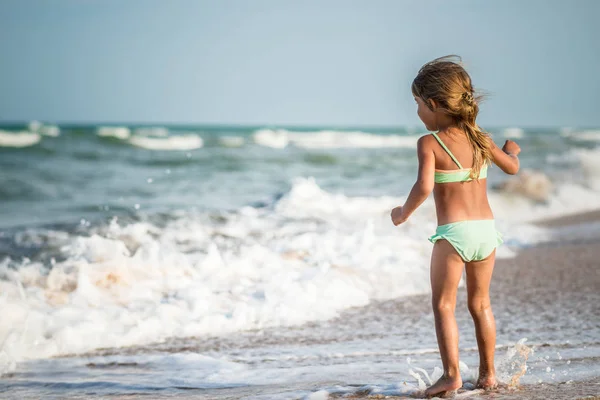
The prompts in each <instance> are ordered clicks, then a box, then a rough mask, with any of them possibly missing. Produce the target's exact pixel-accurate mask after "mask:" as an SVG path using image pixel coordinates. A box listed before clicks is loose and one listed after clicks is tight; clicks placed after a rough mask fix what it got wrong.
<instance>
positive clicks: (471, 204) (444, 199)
mask: <svg viewBox="0 0 600 400" xmlns="http://www.w3.org/2000/svg"><path fill="white" fill-rule="evenodd" d="M430 136H431V137H430V138H429V140H427V144H428V145H429V146H430V147H431V151H432V152H433V154H434V156H435V169H436V172H437V173H438V174H439V173H448V172H453V171H456V170H458V169H459V167H458V166H457V164H456V163H455V162H454V160H453V159H452V157H451V156H450V155H449V154H448V152H447V151H446V150H445V149H444V148H443V147H442V146H441V145H440V143H439V142H438V141H437V140H436V139H435V138H434V137H433V135H430ZM438 137H439V138H440V140H441V141H442V142H443V143H444V144H445V146H446V147H447V148H448V150H450V152H451V153H452V154H453V155H454V157H455V158H456V159H457V160H458V162H459V163H460V164H461V166H462V167H463V168H465V169H470V168H472V167H473V148H472V146H471V144H470V142H469V140H468V139H467V137H466V133H465V132H462V131H460V130H457V129H449V130H446V131H440V132H439V133H438ZM486 183H487V179H485V178H483V179H482V178H480V179H473V180H469V181H464V182H446V183H438V184H436V185H435V186H434V190H433V195H434V198H435V205H436V211H437V218H438V225H443V224H448V223H451V222H455V221H463V220H476V219H492V218H494V215H493V213H492V209H491V208H490V205H489V202H488V198H487V188H486V186H487V185H486Z"/></svg>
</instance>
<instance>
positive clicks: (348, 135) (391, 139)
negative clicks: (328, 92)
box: [253, 129, 419, 149]
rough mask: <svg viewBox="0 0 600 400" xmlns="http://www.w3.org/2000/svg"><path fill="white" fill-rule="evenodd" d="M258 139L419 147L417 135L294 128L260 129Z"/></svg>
mask: <svg viewBox="0 0 600 400" xmlns="http://www.w3.org/2000/svg"><path fill="white" fill-rule="evenodd" d="M253 138H254V141H255V143H257V144H259V145H261V146H266V147H272V148H278V149H280V148H285V147H287V146H288V145H289V144H293V145H294V146H297V147H301V148H306V149H340V148H386V147H395V148H416V146H417V140H418V138H419V137H418V136H400V135H378V134H373V133H366V132H343V131H318V132H292V131H288V130H285V129H279V130H270V129H261V130H259V131H256V132H255V133H254V135H253Z"/></svg>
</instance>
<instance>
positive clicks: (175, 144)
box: [129, 134, 204, 150]
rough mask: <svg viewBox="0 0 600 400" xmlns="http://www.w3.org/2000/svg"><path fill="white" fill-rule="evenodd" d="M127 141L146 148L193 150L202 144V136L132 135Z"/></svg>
mask: <svg viewBox="0 0 600 400" xmlns="http://www.w3.org/2000/svg"><path fill="white" fill-rule="evenodd" d="M129 143H131V144H132V145H134V146H136V147H141V148H143V149H147V150H194V149H199V148H201V147H202V146H203V145H204V141H203V140H202V138H201V137H200V136H198V135H195V134H188V135H180V136H169V137H166V138H162V137H160V138H159V137H148V136H132V137H131V138H130V139H129Z"/></svg>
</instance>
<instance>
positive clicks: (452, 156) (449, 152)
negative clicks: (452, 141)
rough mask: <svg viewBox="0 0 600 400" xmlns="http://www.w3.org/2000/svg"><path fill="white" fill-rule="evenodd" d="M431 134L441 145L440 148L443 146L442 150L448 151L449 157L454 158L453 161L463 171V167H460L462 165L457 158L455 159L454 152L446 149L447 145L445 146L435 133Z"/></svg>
mask: <svg viewBox="0 0 600 400" xmlns="http://www.w3.org/2000/svg"><path fill="white" fill-rule="evenodd" d="M431 134H432V135H433V137H434V138H435V140H437V141H438V143H439V144H440V146H442V148H443V149H444V150H446V153H448V155H449V156H450V158H452V161H454V162H455V163H456V165H458V168H460V169H463V166H462V165H460V163H459V162H458V160H457V159H456V157H454V154H452V152H451V151H450V149H448V148H447V147H446V145H445V144H444V142H442V139H440V137H439V136H438V135H437V134H436V133H435V132H431Z"/></svg>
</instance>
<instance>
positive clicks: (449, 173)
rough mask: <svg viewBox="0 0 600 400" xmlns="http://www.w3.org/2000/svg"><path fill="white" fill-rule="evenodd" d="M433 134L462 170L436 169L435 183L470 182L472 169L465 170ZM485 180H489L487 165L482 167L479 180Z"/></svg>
mask: <svg viewBox="0 0 600 400" xmlns="http://www.w3.org/2000/svg"><path fill="white" fill-rule="evenodd" d="M431 134H432V135H433V137H434V138H435V139H436V140H437V141H438V143H439V144H440V146H442V148H443V149H444V150H446V153H448V155H449V156H450V158H452V161H454V162H455V163H456V165H458V168H460V169H456V170H454V169H452V170H442V169H436V170H435V177H434V181H435V183H450V182H468V181H470V180H472V179H471V178H470V176H469V175H470V174H471V168H463V166H462V165H460V163H459V162H458V160H457V159H456V157H454V154H452V153H451V152H450V149H448V148H447V147H446V145H445V144H444V142H442V139H440V137H439V136H438V135H437V134H435V133H433V132H432V133H431ZM485 178H487V165H484V166H482V167H481V170H480V171H479V179H485Z"/></svg>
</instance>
